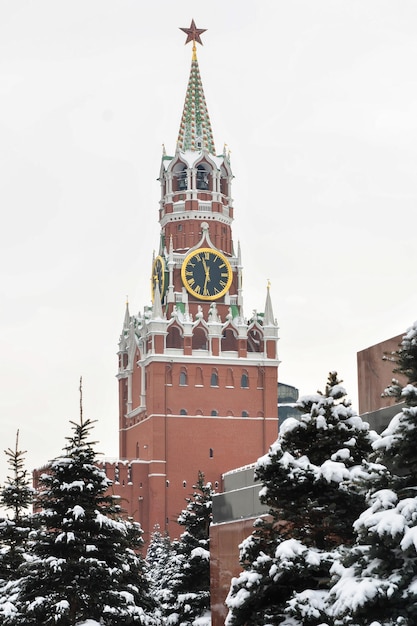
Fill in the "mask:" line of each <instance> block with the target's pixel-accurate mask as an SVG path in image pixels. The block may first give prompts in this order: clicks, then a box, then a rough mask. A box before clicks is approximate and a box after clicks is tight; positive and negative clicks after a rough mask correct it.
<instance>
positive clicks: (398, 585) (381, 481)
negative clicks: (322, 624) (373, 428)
mask: <svg viewBox="0 0 417 626" xmlns="http://www.w3.org/2000/svg"><path fill="white" fill-rule="evenodd" d="M394 360H395V362H396V368H395V369H394V372H395V373H401V374H403V375H404V377H405V380H406V381H407V382H406V384H405V385H402V384H400V382H399V381H398V380H393V382H392V385H391V386H390V387H388V389H387V390H386V394H387V395H391V396H394V397H395V398H397V399H398V400H402V401H404V402H405V407H404V408H403V409H402V410H401V411H399V413H398V414H397V415H396V416H395V417H394V418H393V419H392V421H391V423H390V424H389V426H388V427H387V428H386V430H385V431H384V432H383V433H382V437H381V439H379V440H378V441H376V442H375V443H374V446H373V447H374V450H375V454H374V456H373V457H372V461H373V463H370V464H369V466H368V479H367V483H366V484H367V488H368V490H369V491H368V496H367V501H368V505H369V507H368V508H367V509H366V510H365V511H364V512H363V513H362V514H361V515H360V516H359V518H358V520H357V521H356V522H355V530H356V532H357V536H358V538H357V542H356V544H355V546H354V547H353V548H352V550H351V551H350V553H348V555H347V558H346V559H345V560H344V561H343V564H340V563H339V564H337V565H336V566H335V567H334V572H335V575H336V577H337V578H338V582H336V584H335V585H334V587H333V589H332V591H331V596H330V600H331V601H330V607H331V609H332V614H333V618H334V621H333V623H334V624H335V625H337V626H342V625H345V624H346V625H349V626H415V625H416V624H417V454H416V441H417V322H415V323H414V324H413V326H412V327H411V328H410V329H409V330H408V331H407V333H406V334H405V335H404V337H403V339H402V341H401V344H400V346H399V349H398V351H397V352H396V353H395V354H394Z"/></svg>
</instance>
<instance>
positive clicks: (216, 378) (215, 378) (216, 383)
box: [210, 370, 219, 387]
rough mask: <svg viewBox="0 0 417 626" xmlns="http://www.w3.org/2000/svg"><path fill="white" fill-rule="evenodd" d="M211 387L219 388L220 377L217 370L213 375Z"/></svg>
mask: <svg viewBox="0 0 417 626" xmlns="http://www.w3.org/2000/svg"><path fill="white" fill-rule="evenodd" d="M210 386H211V387H218V386H219V375H218V373H217V372H216V370H213V371H212V373H211V378H210Z"/></svg>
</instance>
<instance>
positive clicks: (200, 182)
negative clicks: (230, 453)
mask: <svg viewBox="0 0 417 626" xmlns="http://www.w3.org/2000/svg"><path fill="white" fill-rule="evenodd" d="M208 188H209V177H208V172H206V170H205V169H204V167H203V166H202V165H197V189H203V190H204V189H208Z"/></svg>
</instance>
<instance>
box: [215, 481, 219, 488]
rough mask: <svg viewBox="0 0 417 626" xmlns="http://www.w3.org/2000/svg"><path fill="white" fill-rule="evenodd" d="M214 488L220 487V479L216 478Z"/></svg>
mask: <svg viewBox="0 0 417 626" xmlns="http://www.w3.org/2000/svg"><path fill="white" fill-rule="evenodd" d="M214 488H215V489H218V488H219V481H218V480H216V482H215V483H214Z"/></svg>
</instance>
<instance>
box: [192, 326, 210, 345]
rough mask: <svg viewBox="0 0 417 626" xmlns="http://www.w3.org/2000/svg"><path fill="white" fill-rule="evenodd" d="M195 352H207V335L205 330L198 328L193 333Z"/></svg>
mask: <svg viewBox="0 0 417 626" xmlns="http://www.w3.org/2000/svg"><path fill="white" fill-rule="evenodd" d="M192 349H193V350H207V333H206V331H205V329H204V328H202V327H201V326H197V328H195V329H194V332H193V339H192Z"/></svg>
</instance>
